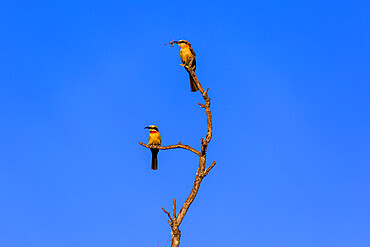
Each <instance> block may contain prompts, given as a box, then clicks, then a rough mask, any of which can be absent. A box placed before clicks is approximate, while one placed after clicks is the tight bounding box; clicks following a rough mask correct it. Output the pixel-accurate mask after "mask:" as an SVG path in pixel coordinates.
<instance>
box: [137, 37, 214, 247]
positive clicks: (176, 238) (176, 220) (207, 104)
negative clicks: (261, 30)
mask: <svg viewBox="0 0 370 247" xmlns="http://www.w3.org/2000/svg"><path fill="white" fill-rule="evenodd" d="M177 43H178V42H177V41H171V42H169V43H168V44H171V45H172V47H173V45H174V44H177ZM194 58H195V56H194V57H193V58H192V60H191V61H190V63H189V65H185V64H181V66H183V67H184V68H185V69H186V71H187V72H188V73H189V75H190V76H191V77H192V79H193V80H194V82H195V83H196V85H197V88H198V89H199V92H200V93H201V95H202V97H203V99H204V104H201V103H198V104H199V105H200V106H201V107H202V108H204V109H205V110H206V116H207V134H206V136H205V137H204V138H202V139H201V147H200V150H201V151H200V152H199V151H198V150H196V149H194V148H192V147H190V146H188V145H183V144H181V142H179V143H178V144H177V145H170V146H149V145H146V144H144V143H141V142H139V143H140V144H141V145H143V146H144V147H146V148H157V149H161V150H167V149H174V148H183V149H187V150H190V151H192V152H193V153H195V154H197V155H198V156H199V163H198V169H197V173H196V176H195V180H194V184H193V188H192V190H191V192H190V195H189V196H188V198H187V199H186V200H185V202H184V204H183V206H182V207H181V209H180V211H179V213H178V214H177V215H176V200H175V199H174V200H173V217H171V214H170V213H169V212H167V211H166V210H165V209H164V208H162V209H163V211H164V212H165V213H166V214H167V216H168V218H169V219H170V220H169V221H168V223H169V224H170V226H171V228H172V231H171V235H172V244H171V247H178V246H179V244H180V237H181V232H180V230H179V226H180V224H181V222H182V220H183V219H184V217H185V215H186V213H187V211H188V209H189V207H190V205H191V204H192V203H193V201H194V199H195V197H196V195H197V194H198V191H199V188H200V184H201V182H202V180H203V178H204V177H206V176H207V175H208V174H209V172H210V171H211V169H212V168H213V167H214V166H215V165H216V162H215V161H213V162H212V164H211V165H210V166H209V167H208V168H207V169H206V156H207V148H208V144H209V142H210V141H211V138H212V114H211V99H210V98H209V97H208V94H207V93H208V89H207V90H205V91H204V89H203V87H202V85H201V84H200V82H199V80H198V78H197V76H196V74H195V72H194V68H193V67H192V64H193V61H194Z"/></svg>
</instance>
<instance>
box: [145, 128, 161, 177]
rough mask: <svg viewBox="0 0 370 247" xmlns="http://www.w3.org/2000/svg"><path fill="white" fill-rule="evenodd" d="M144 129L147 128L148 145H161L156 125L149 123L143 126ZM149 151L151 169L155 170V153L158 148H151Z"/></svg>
mask: <svg viewBox="0 0 370 247" xmlns="http://www.w3.org/2000/svg"><path fill="white" fill-rule="evenodd" d="M144 129H149V131H150V133H149V141H148V145H149V146H150V145H161V135H160V134H159V132H158V127H157V126H155V125H150V126H149V127H145V128H144ZM150 151H152V169H153V170H157V169H158V159H157V155H158V152H159V149H158V148H151V149H150Z"/></svg>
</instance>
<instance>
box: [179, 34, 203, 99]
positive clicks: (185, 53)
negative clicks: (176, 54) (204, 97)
mask: <svg viewBox="0 0 370 247" xmlns="http://www.w3.org/2000/svg"><path fill="white" fill-rule="evenodd" d="M177 44H178V45H179V46H180V47H181V50H180V58H181V61H182V63H183V64H185V65H187V66H189V65H190V62H191V60H192V59H193V58H194V60H193V64H192V68H193V69H194V71H195V68H196V61H195V52H194V51H193V48H191V44H190V42H189V41H186V40H179V41H178V42H177ZM189 78H190V90H191V91H192V92H196V91H198V87H197V84H196V83H195V82H194V80H193V78H192V77H191V76H190V75H189Z"/></svg>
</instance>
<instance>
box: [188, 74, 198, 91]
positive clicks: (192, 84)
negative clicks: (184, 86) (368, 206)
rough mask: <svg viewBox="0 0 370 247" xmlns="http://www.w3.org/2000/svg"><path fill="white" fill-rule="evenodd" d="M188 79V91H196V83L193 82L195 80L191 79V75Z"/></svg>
mask: <svg viewBox="0 0 370 247" xmlns="http://www.w3.org/2000/svg"><path fill="white" fill-rule="evenodd" d="M189 79H190V91H192V92H196V91H198V87H197V84H196V83H195V81H194V80H193V77H191V75H189Z"/></svg>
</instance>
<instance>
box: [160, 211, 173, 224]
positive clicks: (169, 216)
mask: <svg viewBox="0 0 370 247" xmlns="http://www.w3.org/2000/svg"><path fill="white" fill-rule="evenodd" d="M162 210H163V212H165V213H166V214H167V215H168V218H170V221H171V223H172V222H173V220H172V218H171V214H170V213H169V212H167V211H166V210H165V209H164V208H162Z"/></svg>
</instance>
